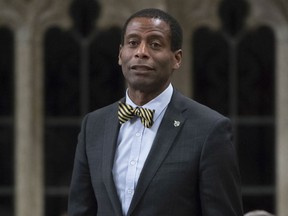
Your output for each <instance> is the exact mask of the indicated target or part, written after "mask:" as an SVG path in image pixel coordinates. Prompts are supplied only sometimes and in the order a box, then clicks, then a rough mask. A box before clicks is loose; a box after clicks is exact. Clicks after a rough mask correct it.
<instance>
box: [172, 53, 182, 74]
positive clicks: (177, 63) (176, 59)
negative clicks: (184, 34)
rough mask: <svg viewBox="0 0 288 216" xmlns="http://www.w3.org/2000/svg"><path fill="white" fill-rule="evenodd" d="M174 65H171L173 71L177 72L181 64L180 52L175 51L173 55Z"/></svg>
mask: <svg viewBox="0 0 288 216" xmlns="http://www.w3.org/2000/svg"><path fill="white" fill-rule="evenodd" d="M173 55H174V64H173V69H174V70H177V69H179V68H180V66H181V62H182V50H181V49H179V50H176V51H175V52H174V53H173Z"/></svg>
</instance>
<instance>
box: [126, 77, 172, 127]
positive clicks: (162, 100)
mask: <svg viewBox="0 0 288 216" xmlns="http://www.w3.org/2000/svg"><path fill="white" fill-rule="evenodd" d="M172 94H173V87H172V84H171V83H170V84H169V85H168V87H167V88H166V89H165V90H164V91H163V92H162V93H161V94H160V95H158V96H157V97H156V98H154V99H153V100H151V101H149V102H148V103H146V104H144V105H143V106H141V107H143V108H148V109H151V110H155V113H154V121H155V120H156V119H157V118H158V116H159V115H160V114H161V113H162V112H163V111H164V109H165V108H166V107H167V106H168V104H169V102H170V100H171V97H172ZM126 103H127V104H129V105H131V106H133V107H137V105H136V104H134V103H133V101H132V100H131V99H130V98H129V96H128V89H127V90H126Z"/></svg>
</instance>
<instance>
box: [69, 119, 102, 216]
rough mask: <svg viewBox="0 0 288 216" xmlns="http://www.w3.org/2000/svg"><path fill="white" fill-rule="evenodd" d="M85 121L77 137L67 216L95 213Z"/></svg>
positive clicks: (95, 203)
mask: <svg viewBox="0 0 288 216" xmlns="http://www.w3.org/2000/svg"><path fill="white" fill-rule="evenodd" d="M87 119H88V117H87V116H86V117H85V118H84V120H83V122H82V126H81V131H80V133H79V136H78V144H77V148H76V153H75V159H74V167H73V173H72V180H71V185H70V191H69V198H68V215H69V216H95V215H96V213H97V201H96V198H95V195H94V191H93V188H92V184H91V177H90V171H89V167H88V161H87V155H86V144H85V133H86V123H87Z"/></svg>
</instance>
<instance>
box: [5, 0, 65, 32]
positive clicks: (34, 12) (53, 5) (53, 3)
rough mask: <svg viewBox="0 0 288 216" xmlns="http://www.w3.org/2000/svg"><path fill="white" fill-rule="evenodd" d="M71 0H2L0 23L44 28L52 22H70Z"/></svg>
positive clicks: (16, 26) (15, 27) (17, 26)
mask: <svg viewBox="0 0 288 216" xmlns="http://www.w3.org/2000/svg"><path fill="white" fill-rule="evenodd" d="M69 3H70V0H61V1H57V0H0V25H7V26H9V27H10V28H12V29H17V28H23V26H33V27H34V28H35V29H39V30H43V28H46V27H47V25H49V24H51V23H56V22H57V23H58V24H60V25H61V24H62V25H68V24H69V18H68V16H67V8H68V4H69Z"/></svg>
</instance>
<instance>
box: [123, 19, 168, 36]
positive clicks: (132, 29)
mask: <svg viewBox="0 0 288 216" xmlns="http://www.w3.org/2000/svg"><path fill="white" fill-rule="evenodd" d="M137 33H144V34H145V33H155V34H161V35H163V36H164V37H165V36H167V37H168V36H170V26H169V25H168V24H167V23H166V22H165V21H163V20H161V19H159V18H147V17H136V18H133V19H132V20H130V22H129V23H128V25H127V28H126V32H125V36H127V35H130V34H137Z"/></svg>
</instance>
